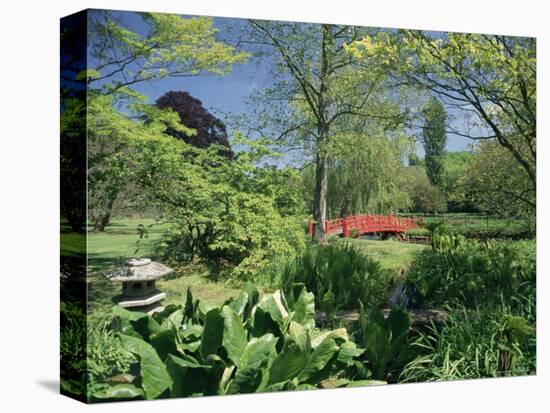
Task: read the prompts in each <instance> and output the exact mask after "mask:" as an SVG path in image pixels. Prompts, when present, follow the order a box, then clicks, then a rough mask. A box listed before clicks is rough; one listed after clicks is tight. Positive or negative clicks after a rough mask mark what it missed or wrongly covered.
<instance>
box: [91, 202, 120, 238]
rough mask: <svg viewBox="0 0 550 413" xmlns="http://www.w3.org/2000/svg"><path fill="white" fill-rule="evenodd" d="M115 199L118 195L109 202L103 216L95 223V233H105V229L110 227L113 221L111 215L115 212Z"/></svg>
mask: <svg viewBox="0 0 550 413" xmlns="http://www.w3.org/2000/svg"><path fill="white" fill-rule="evenodd" d="M115 199H116V195H115V196H114V197H112V198H110V199H109V200H108V201H107V204H106V205H105V210H104V211H103V214H102V215H101V217H99V219H98V220H97V221H96V222H95V225H94V231H97V232H105V227H107V225H109V222H110V221H111V215H112V212H113V205H114V203H115Z"/></svg>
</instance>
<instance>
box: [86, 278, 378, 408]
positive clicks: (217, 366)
mask: <svg viewBox="0 0 550 413" xmlns="http://www.w3.org/2000/svg"><path fill="white" fill-rule="evenodd" d="M113 311H114V313H115V318H114V320H113V323H112V324H113V330H114V332H115V334H116V337H117V338H118V340H119V341H120V344H121V346H122V348H124V349H125V350H126V351H128V352H130V353H132V354H133V355H134V356H135V357H136V360H137V362H136V363H134V364H133V365H132V366H131V371H132V375H129V374H126V375H123V377H126V378H127V381H126V382H123V383H122V382H120V380H119V382H117V383H115V382H113V380H106V381H104V382H102V383H96V384H94V385H93V386H92V390H91V394H90V396H89V397H90V400H91V401H106V400H121V399H123V400H127V399H136V398H144V399H157V398H165V397H183V396H199V395H216V394H234V393H254V392H268V391H280V390H293V389H302V390H304V389H313V388H316V387H319V386H320V384H321V382H322V381H323V380H326V379H327V378H328V377H330V376H333V375H335V374H338V372H340V371H342V370H343V369H345V368H347V367H348V366H350V365H352V363H353V361H352V360H353V358H354V357H356V356H358V355H360V354H361V353H362V352H363V350H361V349H358V348H357V347H356V345H355V344H354V343H353V342H351V341H350V340H349V338H348V335H347V332H346V330H345V329H338V330H332V331H324V332H320V331H318V330H316V329H315V319H314V299H313V294H311V293H308V292H306V291H305V290H302V292H301V293H300V294H299V296H298V297H297V299H296V300H295V301H294V302H293V304H292V305H289V304H288V303H287V301H286V299H285V296H284V295H283V294H282V293H281V292H279V291H277V292H275V293H273V294H270V295H266V296H264V297H262V298H260V297H259V294H258V292H257V290H256V289H255V288H254V287H253V286H251V285H250V284H249V285H247V287H246V288H245V289H244V290H243V291H242V292H241V294H240V295H239V296H238V297H236V298H234V299H231V300H228V301H227V302H226V303H225V304H224V305H222V306H221V307H209V306H208V305H206V304H204V303H203V302H200V301H199V300H195V299H193V297H192V295H191V292H190V291H188V294H187V300H186V302H185V305H183V306H176V305H169V306H168V307H166V309H164V310H163V311H162V312H161V313H159V314H155V315H153V316H147V315H145V314H142V313H135V312H129V311H126V310H124V309H122V308H120V307H116V308H115V309H114V310H113ZM119 379H120V377H119ZM342 384H347V385H353V382H350V381H346V382H345V383H340V385H342ZM363 384H367V383H363Z"/></svg>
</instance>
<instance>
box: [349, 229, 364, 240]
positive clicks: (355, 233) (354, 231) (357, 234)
mask: <svg viewBox="0 0 550 413" xmlns="http://www.w3.org/2000/svg"><path fill="white" fill-rule="evenodd" d="M349 236H350V237H351V238H359V237H360V236H361V231H360V230H359V228H352V229H350V231H349Z"/></svg>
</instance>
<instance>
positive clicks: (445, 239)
mask: <svg viewBox="0 0 550 413" xmlns="http://www.w3.org/2000/svg"><path fill="white" fill-rule="evenodd" d="M434 247H435V250H434V251H429V250H427V251H423V252H422V253H420V254H419V255H418V256H417V257H416V258H415V260H414V261H413V264H412V266H411V268H410V270H409V273H408V277H407V282H406V284H405V287H404V289H405V291H408V292H409V295H410V296H412V297H414V299H413V300H412V301H413V302H415V303H416V306H418V307H439V308H441V307H443V306H446V305H450V306H457V305H458V306H465V307H466V308H475V307H477V306H478V305H485V306H487V307H495V306H497V307H498V306H502V305H507V306H509V307H510V308H512V309H514V310H515V311H519V312H520V313H521V314H522V315H525V316H527V317H529V318H531V319H534V308H535V285H536V271H535V266H536V260H535V245H534V243H533V242H527V241H525V242H524V241H520V242H508V243H504V242H479V241H475V240H465V239H464V238H463V237H461V236H458V237H457V236H449V235H442V236H439V237H436V240H435V241H434Z"/></svg>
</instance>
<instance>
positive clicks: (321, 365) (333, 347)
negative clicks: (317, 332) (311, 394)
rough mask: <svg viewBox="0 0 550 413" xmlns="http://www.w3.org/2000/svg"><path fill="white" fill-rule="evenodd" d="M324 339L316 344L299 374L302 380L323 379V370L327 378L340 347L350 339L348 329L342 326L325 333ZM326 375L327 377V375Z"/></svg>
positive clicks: (316, 380) (317, 380)
mask: <svg viewBox="0 0 550 413" xmlns="http://www.w3.org/2000/svg"><path fill="white" fill-rule="evenodd" d="M323 337H324V338H323V340H322V341H321V343H320V344H319V345H317V346H316V348H315V350H314V351H313V353H311V355H310V357H309V362H308V364H307V365H306V367H305V368H304V370H303V371H302V372H301V373H300V375H299V376H298V379H299V381H300V382H304V381H308V380H311V379H312V378H313V379H314V380H313V381H314V382H319V381H320V380H321V377H320V375H321V372H322V374H323V377H324V378H326V377H328V375H329V374H330V365H332V361H334V360H335V359H336V358H337V355H338V352H339V351H340V347H341V345H342V344H343V343H345V342H346V341H347V340H348V334H347V331H346V329H344V328H341V329H338V330H333V331H330V332H328V334H323ZM325 376H326V377H325Z"/></svg>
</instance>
